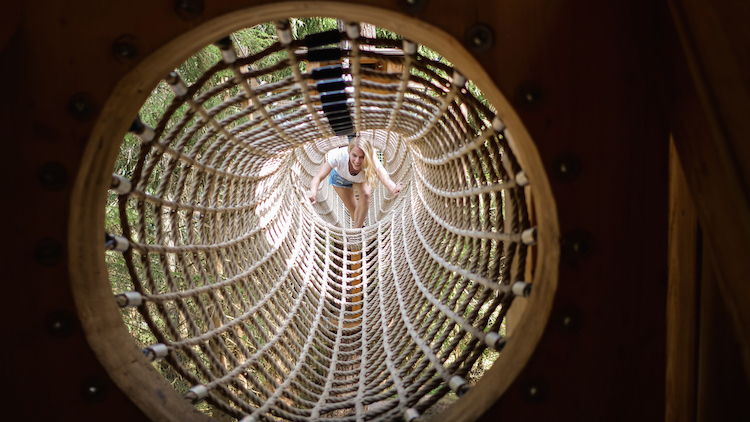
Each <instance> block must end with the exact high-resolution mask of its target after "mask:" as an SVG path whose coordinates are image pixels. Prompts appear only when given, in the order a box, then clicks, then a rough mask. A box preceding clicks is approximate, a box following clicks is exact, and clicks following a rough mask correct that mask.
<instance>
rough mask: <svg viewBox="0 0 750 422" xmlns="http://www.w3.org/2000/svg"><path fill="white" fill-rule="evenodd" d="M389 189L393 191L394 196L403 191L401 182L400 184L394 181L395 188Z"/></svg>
mask: <svg viewBox="0 0 750 422" xmlns="http://www.w3.org/2000/svg"><path fill="white" fill-rule="evenodd" d="M388 190H389V191H391V193H392V194H393V196H398V194H399V193H401V183H398V184H395V183H394V184H393V188H391V189H388Z"/></svg>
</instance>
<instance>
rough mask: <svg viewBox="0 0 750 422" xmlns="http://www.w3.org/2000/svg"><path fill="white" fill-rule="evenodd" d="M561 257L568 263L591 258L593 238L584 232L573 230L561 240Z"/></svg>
mask: <svg viewBox="0 0 750 422" xmlns="http://www.w3.org/2000/svg"><path fill="white" fill-rule="evenodd" d="M561 246H562V253H563V257H564V258H565V259H566V260H568V262H575V261H580V260H582V259H585V258H588V257H589V256H591V254H592V252H593V250H594V238H593V236H591V235H590V234H589V233H588V232H586V231H584V230H573V231H572V232H570V233H568V234H566V235H565V236H564V237H563V239H562V245H561Z"/></svg>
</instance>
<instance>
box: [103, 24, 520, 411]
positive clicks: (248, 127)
mask: <svg viewBox="0 0 750 422" xmlns="http://www.w3.org/2000/svg"><path fill="white" fill-rule="evenodd" d="M278 27H279V31H280V39H281V40H282V41H283V40H284V39H285V36H286V37H288V33H284V32H285V31H287V28H286V26H285V23H284V22H281V23H279V24H278ZM341 36H342V38H343V39H344V40H347V41H350V42H349V43H346V45H349V46H350V48H351V50H347V51H342V52H341V54H342V55H343V57H344V59H345V62H348V66H345V67H344V68H343V73H344V75H345V76H344V82H345V83H346V85H347V86H348V87H349V88H347V95H348V98H349V100H348V105H347V109H348V111H349V113H350V114H349V116H350V121H351V122H352V127H351V129H348V128H344V129H343V130H344V131H345V132H346V131H348V132H349V133H358V134H360V135H362V136H366V137H371V138H372V139H373V141H374V146H375V147H376V148H377V149H379V150H380V151H382V152H383V157H384V163H385V167H386V169H387V171H388V172H389V173H390V175H391V177H392V179H393V180H394V181H395V182H397V183H398V182H400V183H402V184H403V186H404V188H403V190H402V192H401V194H400V195H399V196H398V197H394V196H393V195H391V194H390V192H388V191H387V190H386V189H385V188H384V187H383V186H382V185H379V186H377V187H376V188H375V189H374V192H373V195H372V198H371V206H370V209H369V213H368V217H367V220H366V227H365V228H364V229H361V230H360V229H354V230H353V229H349V228H348V227H350V224H351V221H350V218H349V216H348V212H347V211H346V210H345V207H344V206H343V204H342V202H341V201H340V200H339V198H338V197H337V195H336V194H335V192H334V191H333V189H331V188H330V186H328V184H327V182H324V183H323V184H322V186H321V188H320V191H319V194H318V201H317V203H316V204H315V205H314V206H313V205H311V204H310V202H309V201H308V200H307V199H306V196H305V191H306V190H307V188H308V186H309V183H310V180H311V179H312V177H313V176H314V175H315V174H316V172H317V170H318V168H319V166H320V165H321V164H322V163H323V162H324V160H325V153H326V152H327V151H329V150H331V149H333V148H336V147H339V146H344V145H346V144H347V141H348V140H347V136H344V135H342V134H341V133H339V135H340V136H337V135H336V131H335V130H334V129H332V127H331V125H330V123H333V122H332V119H331V117H332V116H331V115H329V114H328V112H326V111H324V104H325V101H323V102H321V92H320V91H319V88H320V87H321V86H322V85H320V84H321V83H324V82H326V81H322V82H321V81H315V80H314V79H313V77H314V76H315V75H314V74H313V73H311V72H310V71H307V72H305V71H303V70H301V69H300V66H299V63H301V62H305V61H307V60H309V59H311V58H312V55H313V54H314V50H315V48H314V47H312V46H308V45H307V44H310V43H311V42H312V41H311V40H309V39H308V40H291V41H290V42H288V43H286V44H284V43H283V42H281V43H276V44H274V45H273V46H272V47H270V48H268V49H266V50H265V51H262V52H260V53H258V54H255V55H253V56H249V57H245V58H237V59H236V60H235V59H234V58H233V54H235V53H234V48H233V46H231V45H225V46H223V47H222V48H223V51H224V53H225V54H224V57H225V60H224V61H223V62H220V63H217V64H216V65H215V66H214V67H213V68H211V69H209V70H208V71H207V72H206V73H205V74H204V75H203V76H202V77H201V78H199V79H198V81H196V82H195V83H194V84H192V85H191V86H189V87H188V86H186V85H185V84H184V83H183V82H182V81H181V80H180V79H179V76H178V75H174V74H173V75H171V76H170V78H167V79H168V81H169V82H170V84H171V85H172V88H173V89H174V90H175V93H176V95H175V99H174V101H173V103H172V106H171V107H170V108H169V110H168V111H167V112H166V113H165V114H164V116H162V118H161V120H160V122H159V124H158V125H157V126H156V127H155V128H154V129H153V132H152V131H151V130H150V129H149V128H145V129H143V128H140V129H138V128H137V127H136V129H134V130H135V131H136V132H137V133H139V134H140V136H141V138H142V143H141V148H140V156H139V159H138V161H137V164H135V166H134V168H132V176H131V178H130V182H131V184H132V189H129V190H127V191H126V192H125V191H123V192H121V195H120V197H119V206H120V216H121V227H122V233H123V236H124V237H125V238H126V239H127V240H128V241H129V246H130V247H129V249H127V251H125V252H124V254H123V256H124V259H125V262H126V264H127V266H128V269H129V271H130V276H131V279H132V283H133V287H132V290H133V291H135V292H138V293H140V295H141V297H142V300H143V303H142V304H141V305H140V306H139V307H138V310H139V311H140V314H141V316H142V318H143V321H144V322H145V324H146V325H147V327H148V329H149V330H150V331H151V332H152V333H153V335H154V336H155V338H156V339H157V341H158V342H159V343H160V344H163V345H165V346H166V350H167V353H166V359H167V362H168V363H169V364H170V365H171V367H172V368H173V369H174V371H176V372H177V373H178V374H180V375H181V376H182V377H183V378H184V379H186V380H189V382H190V383H191V384H193V385H195V386H198V387H194V388H193V389H191V390H190V391H189V392H188V393H187V394H186V398H187V399H190V400H192V401H194V402H197V401H199V400H201V399H204V398H205V399H207V400H208V401H209V402H210V403H212V404H213V405H214V406H217V407H218V408H220V409H221V410H223V411H224V412H227V413H229V414H230V415H232V416H234V417H236V418H238V419H241V420H242V421H255V420H262V419H264V418H265V419H270V420H289V421H309V420H316V419H319V418H327V419H332V420H340V421H364V420H374V421H386V420H396V419H400V418H402V417H404V413H405V412H406V411H407V409H410V408H413V409H416V410H418V411H423V410H424V409H426V408H427V407H429V406H430V405H432V404H434V403H435V402H436V401H437V400H438V399H440V398H441V397H442V396H443V395H444V394H445V393H446V392H447V391H448V390H449V388H453V389H455V390H457V391H458V392H459V393H461V392H463V391H465V388H466V387H467V385H463V386H462V385H461V383H462V382H463V378H462V377H464V376H466V374H467V373H468V372H469V370H470V369H471V368H472V366H473V365H474V363H475V362H476V360H477V359H478V358H479V357H480V355H481V353H482V352H483V351H484V349H485V348H486V347H487V344H486V343H488V344H494V343H492V342H493V341H494V340H496V337H497V336H496V335H495V333H497V332H498V331H500V330H501V325H502V323H503V320H504V317H505V314H506V312H507V310H508V307H509V306H510V305H511V302H512V300H513V297H514V295H513V294H512V293H511V285H512V283H513V282H515V281H518V280H521V279H522V276H523V271H524V268H525V258H526V253H527V246H526V245H525V244H524V242H521V238H522V232H523V231H524V230H527V229H529V213H528V210H527V208H526V200H525V197H524V190H523V187H521V186H519V185H518V184H517V183H516V181H515V175H516V174H518V173H519V172H521V168H520V166H519V164H518V162H517V160H516V159H515V157H514V156H513V154H512V151H511V150H510V148H509V147H508V144H507V142H506V138H505V133H504V129H503V126H502V123H501V122H499V120H497V119H496V118H495V116H494V114H493V112H492V111H491V110H490V109H489V108H488V107H486V106H485V105H483V104H482V102H481V101H479V100H477V99H476V98H475V97H473V96H472V95H471V93H470V92H468V91H467V89H466V87H465V86H464V83H463V80H462V79H463V78H462V77H461V76H460V75H459V74H457V73H455V74H454V70H453V69H452V68H451V67H450V66H448V65H446V64H444V63H440V62H436V61H433V60H430V59H428V58H426V57H424V56H421V55H419V54H408V53H407V54H404V53H403V52H402V51H401V50H400V47H401V41H392V40H380V39H365V38H356V39H349V38H348V37H347V36H346V34H341ZM342 44H343V43H342ZM383 47H386V48H388V50H383V49H382V48H383ZM407 47H409V48H405V49H404V51H407V52H408V51H411V50H410V49H411V48H413V47H414V46H412V45H408V44H407ZM394 49H399V50H397V52H400V54H393V51H394ZM379 50H380V52H379ZM385 51H388V52H389V53H388V54H384V53H382V52H385ZM277 52H281V53H284V54H283V56H284V57H283V58H281V59H279V60H278V61H277V62H276V63H275V64H274V65H272V66H270V67H261V66H260V65H259V63H258V61H259V60H260V59H262V58H265V57H267V56H269V55H271V54H274V53H277ZM364 58H377V59H378V60H380V61H382V62H388V63H392V64H395V65H396V66H400V67H401V68H400V69H398V67H396V69H397V70H396V71H391V72H387V71H375V70H369V69H366V68H365V67H364V66H361V63H360V60H363V59H364ZM290 67H291V69H292V72H291V76H289V77H287V78H285V79H283V80H282V81H280V82H278V83H273V84H266V85H261V86H257V87H251V84H250V80H251V79H253V78H256V77H257V76H259V75H264V74H270V73H274V72H282V71H283V70H284V69H288V68H290ZM310 67H311V66H310V64H309V63H308V67H307V69H308V70H309V69H310ZM217 75H225V76H224V77H223V79H222V80H223V82H220V83H218V84H215V85H211V84H210V81H211V80H216V78H215V77H216V76H217ZM347 75H350V76H347ZM321 89H322V88H321ZM209 103H210V104H211V105H208V104H209ZM180 109H182V110H184V111H185V112H184V115H183V117H181V118H176V117H175V113H176V112H177V110H180ZM344 120H346V116H344ZM120 180H122V179H120ZM527 243H529V242H527ZM514 261H515V262H514ZM115 293H123V292H115ZM122 297H124V296H123V295H120V296H118V301H119V302H120V304H121V305H125V304H126V303H125V302H127V301H123V300H122ZM488 333H489V334H488ZM497 343H498V344H500V343H501V342H497ZM158 349H159V346H154V347H151V348H147V349H146V352H147V355H148V356H151V357H153V356H155V355H158V353H157V352H156V351H157V350H158ZM204 387H205V388H204ZM373 403H378V405H377V406H369V405H371V404H373ZM410 414H412V413H407V416H408V415H410Z"/></svg>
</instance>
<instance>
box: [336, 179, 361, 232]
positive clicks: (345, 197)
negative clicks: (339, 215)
mask: <svg viewBox="0 0 750 422" xmlns="http://www.w3.org/2000/svg"><path fill="white" fill-rule="evenodd" d="M333 189H334V190H335V191H336V193H337V194H338V195H339V198H341V201H342V202H343V203H344V206H345V207H346V209H347V210H349V215H350V216H351V217H352V221H354V213H355V212H356V210H357V198H356V197H355V196H354V190H353V189H347V188H340V187H338V186H334V187H333ZM354 227H356V226H354Z"/></svg>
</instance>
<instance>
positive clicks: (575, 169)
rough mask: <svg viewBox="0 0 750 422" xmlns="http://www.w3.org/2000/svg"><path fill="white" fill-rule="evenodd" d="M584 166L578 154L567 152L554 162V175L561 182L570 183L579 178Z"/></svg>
mask: <svg viewBox="0 0 750 422" xmlns="http://www.w3.org/2000/svg"><path fill="white" fill-rule="evenodd" d="M582 167H583V166H582V164H581V160H580V159H579V158H578V157H577V156H575V155H574V154H572V153H565V154H562V155H560V156H559V157H557V159H556V160H555V161H554V162H553V163H552V176H553V177H554V178H555V179H557V180H558V181H560V182H563V183H570V182H572V181H574V180H575V179H577V178H578V176H579V175H580V174H581V170H582Z"/></svg>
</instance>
